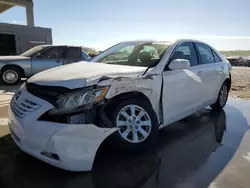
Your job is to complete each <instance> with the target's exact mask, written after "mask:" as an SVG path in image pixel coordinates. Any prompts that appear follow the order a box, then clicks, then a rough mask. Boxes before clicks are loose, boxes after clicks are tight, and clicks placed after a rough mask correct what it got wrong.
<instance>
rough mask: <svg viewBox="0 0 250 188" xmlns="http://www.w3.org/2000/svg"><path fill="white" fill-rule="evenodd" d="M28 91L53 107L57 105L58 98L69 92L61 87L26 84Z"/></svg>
mask: <svg viewBox="0 0 250 188" xmlns="http://www.w3.org/2000/svg"><path fill="white" fill-rule="evenodd" d="M26 89H27V91H28V92H29V93H30V94H32V95H34V96H36V97H38V98H40V99H43V100H46V101H48V102H49V103H51V104H52V105H55V102H56V101H57V99H58V97H59V96H60V95H62V94H64V93H66V92H69V91H70V89H69V88H65V87H60V86H42V85H37V84H34V83H28V82H27V83H26Z"/></svg>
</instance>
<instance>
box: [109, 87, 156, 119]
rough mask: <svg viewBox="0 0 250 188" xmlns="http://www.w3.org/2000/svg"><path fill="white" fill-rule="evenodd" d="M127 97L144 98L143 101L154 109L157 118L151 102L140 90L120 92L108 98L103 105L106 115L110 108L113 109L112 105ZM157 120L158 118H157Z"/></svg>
mask: <svg viewBox="0 0 250 188" xmlns="http://www.w3.org/2000/svg"><path fill="white" fill-rule="evenodd" d="M129 98H138V99H140V100H144V101H145V102H147V103H148V104H149V105H150V106H151V108H152V110H153V111H154V113H155V115H156V117H157V119H158V115H157V113H156V112H155V110H154V108H153V105H152V103H151V102H150V100H149V98H148V97H147V96H146V95H145V94H144V93H142V92H140V91H128V92H125V93H121V94H118V95H115V96H114V97H112V98H110V99H109V103H108V104H107V106H106V107H105V111H106V113H107V115H108V116H109V115H110V114H109V111H110V110H111V109H114V107H115V106H116V105H117V104H118V103H119V102H120V101H121V100H124V99H129ZM158 121H159V120H158Z"/></svg>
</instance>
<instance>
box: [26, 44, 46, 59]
mask: <svg viewBox="0 0 250 188" xmlns="http://www.w3.org/2000/svg"><path fill="white" fill-rule="evenodd" d="M43 48H45V46H36V47H34V48H31V49H29V50H28V51H26V52H24V53H23V54H21V56H24V57H31V56H33V55H34V54H36V53H37V52H39V51H40V50H42V49H43Z"/></svg>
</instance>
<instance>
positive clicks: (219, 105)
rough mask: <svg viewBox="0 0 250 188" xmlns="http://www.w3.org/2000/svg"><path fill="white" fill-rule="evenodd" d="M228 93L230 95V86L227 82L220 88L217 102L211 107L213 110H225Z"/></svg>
mask: <svg viewBox="0 0 250 188" xmlns="http://www.w3.org/2000/svg"><path fill="white" fill-rule="evenodd" d="M228 93H229V84H228V83H227V82H224V83H223V84H222V86H221V88H220V92H219V94H218V98H217V101H216V102H215V103H214V104H213V105H211V108H212V109H213V110H215V111H219V110H221V109H223V108H224V106H225V105H226V103H227V99H228Z"/></svg>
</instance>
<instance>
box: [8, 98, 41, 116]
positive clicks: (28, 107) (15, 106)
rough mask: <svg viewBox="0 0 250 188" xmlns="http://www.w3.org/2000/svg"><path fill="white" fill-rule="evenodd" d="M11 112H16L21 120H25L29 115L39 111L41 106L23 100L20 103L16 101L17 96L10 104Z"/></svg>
mask: <svg viewBox="0 0 250 188" xmlns="http://www.w3.org/2000/svg"><path fill="white" fill-rule="evenodd" d="M10 107H11V110H12V111H13V112H14V114H15V115H16V116H17V117H19V118H24V117H25V116H26V115H28V114H29V113H31V112H33V111H35V110H37V109H38V108H40V105H38V104H36V103H34V102H32V101H30V100H28V99H22V100H20V101H17V100H16V97H15V95H14V96H13V97H12V100H11V102H10Z"/></svg>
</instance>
